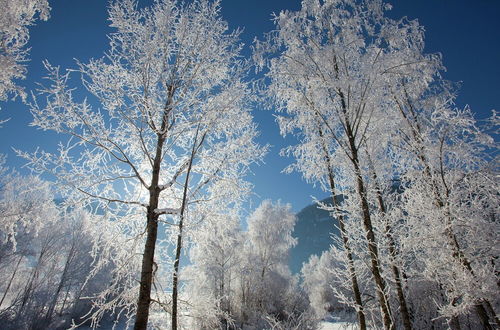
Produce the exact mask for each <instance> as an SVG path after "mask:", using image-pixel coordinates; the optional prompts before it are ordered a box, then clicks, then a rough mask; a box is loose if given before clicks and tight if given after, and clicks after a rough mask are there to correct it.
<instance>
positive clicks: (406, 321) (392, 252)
mask: <svg viewBox="0 0 500 330" xmlns="http://www.w3.org/2000/svg"><path fill="white" fill-rule="evenodd" d="M366 154H367V156H368V160H369V162H370V167H371V171H372V177H373V181H374V184H375V191H376V194H377V202H378V205H379V209H380V213H381V214H382V216H383V217H385V215H386V214H387V209H386V207H385V203H384V199H383V196H382V189H381V188H380V185H379V183H378V177H377V173H376V172H375V167H374V166H373V163H372V160H371V157H370V154H369V153H368V151H367V152H366ZM391 232H392V229H391V226H390V225H389V224H386V227H385V235H386V238H387V240H388V241H389V257H390V261H391V268H392V274H393V276H394V280H395V282H396V292H397V294H398V301H399V309H400V312H401V318H402V320H403V327H404V328H405V330H411V329H412V328H411V320H410V313H409V312H408V306H407V304H406V299H405V295H404V292H403V285H402V281H401V272H400V271H399V267H398V266H397V265H396V255H397V252H396V243H395V242H394V238H393V237H392V234H391Z"/></svg>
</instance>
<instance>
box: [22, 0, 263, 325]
mask: <svg viewBox="0 0 500 330" xmlns="http://www.w3.org/2000/svg"><path fill="white" fill-rule="evenodd" d="M219 5H220V2H219V1H214V2H211V1H208V0H197V1H193V2H189V3H185V2H179V1H175V0H164V1H157V2H155V3H154V4H153V5H151V6H150V7H146V8H138V4H137V2H136V1H132V0H123V1H115V2H113V3H112V4H111V6H110V9H109V16H110V21H111V26H112V27H114V28H115V29H116V31H115V32H114V33H112V34H111V35H110V36H109V38H110V49H109V50H108V52H107V53H106V56H105V57H103V58H101V59H97V60H91V61H90V62H89V63H87V64H84V63H78V71H80V72H81V74H82V82H83V85H84V86H85V90H86V92H88V95H90V96H91V97H92V99H93V100H95V101H96V103H91V102H90V101H87V99H85V100H83V101H78V100H77V99H78V96H77V95H76V94H75V93H73V89H72V88H71V86H70V84H71V81H70V72H69V71H68V72H65V73H63V72H61V71H60V70H59V69H58V68H56V67H52V66H51V65H49V64H46V66H47V69H48V70H49V78H50V81H51V82H52V83H51V84H50V85H48V86H46V87H44V88H42V89H41V90H40V93H41V94H42V95H43V96H44V98H45V99H44V102H43V104H39V103H37V102H33V104H32V107H31V111H32V113H33V115H34V122H33V125H35V126H37V127H39V128H42V129H46V130H53V131H56V132H58V133H64V134H67V135H69V136H70V137H71V138H70V140H68V142H67V143H63V144H61V145H60V148H59V151H58V153H57V154H56V153H53V154H51V153H47V152H37V153H35V154H27V153H25V154H24V156H25V157H26V158H28V159H29V161H30V163H31V165H32V167H33V168H34V169H36V170H38V171H40V172H42V171H43V172H50V173H53V174H54V175H55V176H56V177H57V179H58V181H59V183H60V184H61V185H62V186H64V187H66V188H67V191H68V192H69V193H71V192H73V193H75V192H76V193H78V194H76V195H75V194H73V196H74V198H80V199H82V203H84V204H85V203H87V204H88V205H92V206H94V207H95V206H96V203H97V205H98V208H99V209H102V210H106V212H107V213H108V215H111V214H114V215H115V217H121V216H122V215H126V217H129V219H131V223H133V224H134V225H133V226H131V228H133V229H131V230H129V231H128V233H135V234H136V235H135V236H136V237H137V238H138V239H141V237H143V241H141V242H142V243H141V244H144V248H143V252H142V254H143V257H142V261H141V263H142V265H141V270H140V280H139V287H138V288H137V290H138V291H139V296H138V299H137V300H136V302H137V303H136V306H137V308H136V312H135V313H133V314H135V316H136V318H135V328H136V329H145V328H146V326H147V322H148V316H149V308H150V305H151V303H152V301H153V300H154V301H155V304H156V303H157V304H159V305H161V306H162V307H164V308H167V309H168V310H169V312H171V315H172V318H171V322H172V324H171V326H172V329H176V328H177V318H178V317H177V316H178V314H177V310H178V292H179V290H178V285H179V259H180V257H181V251H182V245H183V238H184V236H183V235H184V230H185V227H186V226H187V225H188V224H189V221H193V222H194V221H201V220H202V219H203V216H202V213H200V212H199V210H200V209H203V207H201V206H199V205H203V203H204V201H205V200H214V199H224V198H226V197H227V196H228V195H232V196H233V197H237V196H242V194H244V193H246V192H247V190H248V185H247V184H245V183H244V182H242V181H241V178H242V176H243V175H244V174H245V172H246V169H247V167H248V166H249V165H250V164H251V163H252V162H254V161H256V160H258V159H259V158H260V157H261V156H262V154H263V149H261V148H260V147H259V146H257V145H256V144H255V143H254V138H255V136H256V134H257V131H256V127H255V124H253V122H252V116H251V114H250V108H249V104H248V101H249V100H250V96H251V95H250V89H249V87H248V84H247V83H245V82H244V81H243V80H242V78H243V76H244V75H245V73H246V68H247V66H246V64H245V62H244V61H243V60H242V59H241V56H240V49H241V45H240V44H239V42H238V32H228V26H227V23H226V22H225V21H223V20H222V19H221V17H220V13H219V11H220V8H219ZM89 100H90V98H89ZM92 203H93V204H92ZM126 217H125V218H123V221H126V220H125V219H126ZM140 217H142V219H143V222H142V225H141V224H140V223H139V222H137V221H138V220H137V219H138V218H140ZM132 219H133V220H132ZM159 223H162V226H161V227H160V228H167V237H168V239H169V240H170V241H171V242H172V243H173V244H174V246H175V247H176V248H175V252H174V253H175V256H174V258H173V262H172V263H170V264H169V263H167V265H166V266H167V267H172V268H171V270H170V273H171V274H172V284H171V292H172V297H171V299H170V300H171V302H169V303H167V302H165V301H159V300H158V299H153V298H152V297H151V291H152V288H153V286H154V282H155V281H154V279H157V275H158V274H160V273H161V272H162V271H163V270H162V268H163V267H164V266H165V263H160V262H159V261H158V260H156V259H155V250H156V243H157V237H158V228H159ZM163 224H164V225H163ZM140 228H142V230H141V229H140ZM142 232H144V234H145V235H142V234H141V233H142ZM129 246H132V245H129ZM133 246H136V244H133ZM131 253H132V252H131ZM135 253H137V251H135V252H133V254H135ZM132 259H133V258H131V260H132ZM168 264H169V265H168ZM158 266H160V269H158ZM131 268H132V270H134V269H136V268H134V267H131ZM128 283H129V284H130V285H135V284H133V283H134V281H132V280H131V281H129V282H128ZM169 286H170V285H169ZM163 287H165V286H163ZM160 291H161V290H160ZM127 297H128V298H127V299H126V301H127V304H128V305H127V306H130V304H131V301H132V298H131V296H130V295H128V296H127ZM116 302H117V304H118V300H117V301H116ZM122 303H124V301H123V300H122V301H121V302H120V304H122ZM121 306H123V305H121ZM102 307H103V308H109V309H112V308H114V307H115V306H110V305H109V304H108V305H103V306H102Z"/></svg>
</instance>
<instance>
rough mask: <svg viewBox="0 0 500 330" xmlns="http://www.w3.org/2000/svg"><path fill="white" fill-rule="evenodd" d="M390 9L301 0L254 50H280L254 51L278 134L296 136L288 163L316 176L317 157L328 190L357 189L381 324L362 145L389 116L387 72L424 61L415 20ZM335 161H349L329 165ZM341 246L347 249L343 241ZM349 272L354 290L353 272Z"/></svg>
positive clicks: (384, 307)
mask: <svg viewBox="0 0 500 330" xmlns="http://www.w3.org/2000/svg"><path fill="white" fill-rule="evenodd" d="M388 8H389V6H387V5H385V4H383V3H382V2H381V1H317V0H311V1H304V2H303V3H302V9H301V10H300V11H298V12H282V13H280V15H278V16H277V17H276V20H275V21H276V26H277V29H276V31H274V32H271V33H270V34H269V36H268V40H267V42H264V43H262V44H257V46H256V48H257V50H258V52H257V55H260V51H262V50H266V49H267V50H268V51H269V50H270V51H271V52H273V51H275V52H277V53H278V56H277V57H276V58H270V60H269V61H268V62H264V61H262V60H261V58H260V57H258V56H257V60H259V61H262V62H260V63H261V64H262V65H266V66H267V67H268V68H269V73H268V74H267V75H268V77H269V78H270V79H271V84H270V86H269V92H268V95H269V96H270V98H271V99H272V101H273V104H274V105H275V106H276V108H277V110H278V111H281V112H285V113H286V115H284V116H283V117H282V119H280V120H279V124H280V127H281V130H282V133H295V134H297V135H298V136H299V138H300V142H299V144H298V145H296V146H293V147H291V148H290V149H288V152H289V153H290V154H292V155H294V156H296V157H297V156H298V157H297V163H296V165H294V169H298V170H299V171H301V172H302V173H304V174H305V177H309V178H312V179H315V180H317V177H315V174H313V173H314V171H315V169H316V168H317V165H313V164H314V163H322V164H324V165H323V170H322V172H321V173H322V175H323V176H322V178H321V180H322V182H323V184H324V186H326V187H327V189H328V190H329V191H331V192H332V193H333V187H334V186H336V184H335V182H334V181H333V180H332V179H335V176H334V175H337V176H339V177H340V179H342V182H343V183H344V182H345V184H344V185H339V186H338V187H339V188H340V187H344V188H346V187H351V188H352V189H353V190H354V191H355V194H356V196H355V197H356V198H357V200H358V201H359V204H358V208H359V211H360V214H361V219H362V226H363V228H364V231H365V234H366V236H365V239H366V249H367V252H368V257H369V260H370V265H371V273H372V278H373V280H374V283H375V287H376V291H377V296H378V300H379V305H380V308H381V315H382V319H383V323H384V326H385V328H386V329H390V328H393V327H394V324H393V317H392V316H391V311H390V310H391V308H390V303H389V297H388V292H387V284H386V281H385V280H384V276H383V274H382V267H381V261H380V257H379V246H378V245H379V243H378V241H379V239H380V238H379V237H377V236H376V235H375V232H376V230H375V228H374V225H373V219H372V218H373V214H372V212H373V211H372V210H371V209H370V204H369V197H368V188H369V182H370V176H369V175H367V171H366V164H367V158H366V157H365V155H364V148H365V147H366V142H367V140H368V139H369V138H370V137H373V136H374V135H375V134H373V133H374V127H376V126H375V125H374V121H376V120H377V119H382V118H387V111H388V108H387V103H388V100H389V98H388V94H389V93H388V88H389V86H390V85H391V79H393V75H391V74H394V73H396V72H397V73H401V74H404V72H405V70H407V68H409V67H412V66H419V67H424V64H425V65H426V64H427V63H424V62H422V61H421V60H420V59H419V58H417V59H415V58H414V57H413V55H414V53H416V52H418V51H419V50H420V48H419V46H420V45H421V42H422V33H421V32H422V30H421V28H420V27H419V26H418V23H416V22H415V21H407V20H404V19H403V20H401V21H394V20H390V19H388V18H386V17H384V11H385V10H387V9H388ZM270 45H271V46H270ZM314 136H316V137H314ZM315 155H321V156H320V157H321V158H322V159H321V160H320V159H317V158H318V157H319V156H315ZM325 160H326V161H325ZM341 162H346V163H347V164H350V167H345V166H344V167H342V166H341V167H338V168H335V164H338V163H341ZM329 172H330V173H331V174H329ZM342 176H343V177H344V178H346V179H347V180H344V179H343V178H342ZM321 180H320V181H321ZM338 180H339V179H337V181H338ZM329 181H330V182H332V181H333V184H330V183H329ZM339 188H337V189H339ZM346 193H348V190H346ZM333 194H334V195H335V193H333ZM334 200H335V198H334ZM337 213H338V212H337ZM341 231H343V230H341ZM344 241H345V240H344ZM344 248H345V249H346V252H347V253H348V254H349V249H348V247H346V245H345V243H344ZM348 259H350V258H348ZM350 273H351V278H352V282H353V292H354V295H356V291H357V290H356V289H355V285H354V279H355V277H354V276H353V274H355V272H353V271H351V272H350ZM356 302H357V305H358V307H357V310H358V319H359V323H360V327H364V325H363V324H364V317H363V315H362V314H361V313H359V312H360V311H362V303H361V301H360V299H356ZM405 326H406V327H408V322H406V324H405Z"/></svg>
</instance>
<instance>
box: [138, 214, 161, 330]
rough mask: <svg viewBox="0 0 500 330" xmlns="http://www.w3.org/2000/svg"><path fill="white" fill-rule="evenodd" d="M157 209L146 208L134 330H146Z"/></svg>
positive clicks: (156, 226) (156, 231)
mask: <svg viewBox="0 0 500 330" xmlns="http://www.w3.org/2000/svg"><path fill="white" fill-rule="evenodd" d="M156 208H157V207H153V206H151V204H150V206H149V207H148V216H147V228H146V230H147V236H146V244H145V246H144V254H143V257H142V268H141V282H140V288H139V300H138V302H137V314H136V317H135V325H134V329H135V330H146V328H147V325H148V318H149V304H150V302H151V284H152V282H153V265H154V256H155V246H156V237H157V234H158V216H157V215H156V214H155V212H154V210H155V209H156Z"/></svg>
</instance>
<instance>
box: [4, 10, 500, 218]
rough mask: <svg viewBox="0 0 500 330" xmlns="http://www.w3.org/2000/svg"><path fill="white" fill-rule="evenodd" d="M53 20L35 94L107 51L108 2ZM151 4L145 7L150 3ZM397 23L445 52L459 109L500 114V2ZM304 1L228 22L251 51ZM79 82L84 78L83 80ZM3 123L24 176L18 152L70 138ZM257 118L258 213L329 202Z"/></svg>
mask: <svg viewBox="0 0 500 330" xmlns="http://www.w3.org/2000/svg"><path fill="white" fill-rule="evenodd" d="M49 2H50V4H51V6H52V12H51V18H50V20H49V21H47V22H38V23H37V25H36V26H34V27H32V29H31V39H30V44H29V45H30V47H31V48H32V50H31V62H30V63H29V68H28V69H29V73H28V78H27V80H25V81H23V82H21V84H23V85H24V86H26V88H27V90H30V89H32V88H34V87H35V82H40V81H42V76H43V74H44V71H43V70H42V64H41V62H42V60H43V59H48V60H49V61H50V62H51V63H52V64H53V65H60V66H61V67H62V68H71V67H75V64H74V60H73V59H74V58H78V59H79V60H81V61H82V62H86V61H87V60H88V59H89V58H92V57H94V58H98V57H101V56H102V54H103V52H104V51H105V50H106V49H107V46H108V45H107V38H106V33H109V32H112V30H111V29H110V28H109V27H108V23H109V22H108V21H107V12H106V4H107V2H106V1H104V0H54V1H50V0H49ZM148 2H149V1H140V3H148ZM390 3H391V4H392V5H393V10H392V11H391V12H389V15H390V16H391V17H394V18H400V17H402V16H407V17H409V18H411V19H415V18H417V19H418V20H419V22H420V23H421V24H422V25H424V26H425V30H426V50H427V52H440V53H441V54H442V55H443V62H444V64H445V66H446V67H447V72H446V73H445V74H444V76H445V78H446V79H449V80H451V81H455V82H458V81H460V82H462V87H461V91H460V95H459V98H458V100H457V101H458V104H457V105H458V106H459V107H463V106H464V105H465V104H469V105H470V106H471V108H472V110H473V111H474V112H475V113H476V116H477V118H480V119H483V118H486V117H487V116H489V114H490V111H491V109H500V106H499V105H500V97H499V95H500V63H499V61H500V19H499V17H500V1H498V0H397V1H392V2H390ZM299 8H300V1H299V0H275V1H274V0H267V1H264V0H253V1H245V0H222V15H223V17H224V19H225V20H227V21H228V22H229V24H230V27H231V28H237V27H240V28H244V32H243V35H242V41H243V42H244V43H245V44H246V45H249V44H250V43H251V41H252V40H253V38H254V37H261V36H262V34H263V33H264V32H266V31H269V30H270V29H272V28H273V24H272V22H271V17H272V16H271V14H272V13H273V12H274V13H279V11H280V10H282V9H289V10H297V9H299ZM75 78H76V77H75ZM0 106H1V108H2V111H1V112H0V118H11V120H10V121H9V122H7V123H5V124H4V125H3V126H4V127H3V128H1V129H0V153H6V154H8V157H9V158H8V165H9V166H11V167H15V168H18V169H19V168H20V166H21V165H22V164H23V161H22V160H20V159H17V157H16V156H15V155H14V153H13V152H12V149H11V147H15V148H18V149H21V150H25V151H32V150H35V149H36V148H37V147H38V146H39V147H40V148H42V149H48V150H54V149H55V144H56V142H57V141H59V140H63V139H64V138H63V137H57V136H56V135H55V134H53V133H48V132H42V131H39V130H35V129H34V128H32V127H29V126H28V124H29V122H30V121H31V115H30V114H29V112H28V110H27V107H26V106H24V105H22V104H21V103H19V102H4V103H2V104H0ZM260 110H261V109H256V110H255V117H256V120H257V122H258V123H259V127H260V130H261V137H260V141H261V142H262V143H270V144H271V145H273V147H272V148H271V150H270V153H269V155H268V156H267V157H266V160H265V162H266V164H264V165H261V166H259V167H254V168H253V172H254V174H255V175H254V176H253V177H252V178H250V179H251V181H252V182H253V183H254V185H255V193H256V194H257V196H258V197H255V198H253V202H252V205H250V206H249V208H250V209H252V208H254V207H256V203H258V202H259V200H260V199H261V198H262V199H265V198H271V199H275V200H276V199H281V200H282V201H283V202H288V203H291V204H292V206H293V209H294V210H296V211H298V210H300V209H301V208H302V207H304V206H306V205H307V204H309V203H310V202H311V195H314V196H316V197H317V198H322V197H325V196H326V194H325V193H323V192H321V191H319V190H318V189H314V188H313V187H311V186H310V185H308V184H306V183H305V182H303V180H302V179H301V178H300V176H298V175H284V174H281V173H280V172H281V170H282V169H283V168H284V167H285V166H286V165H287V164H289V162H290V159H286V158H281V157H279V156H278V152H279V150H280V149H281V148H282V147H284V146H285V142H286V141H284V140H283V139H282V138H281V137H280V136H279V131H278V127H277V125H276V123H275V122H274V119H273V116H272V113H271V112H270V111H260Z"/></svg>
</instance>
